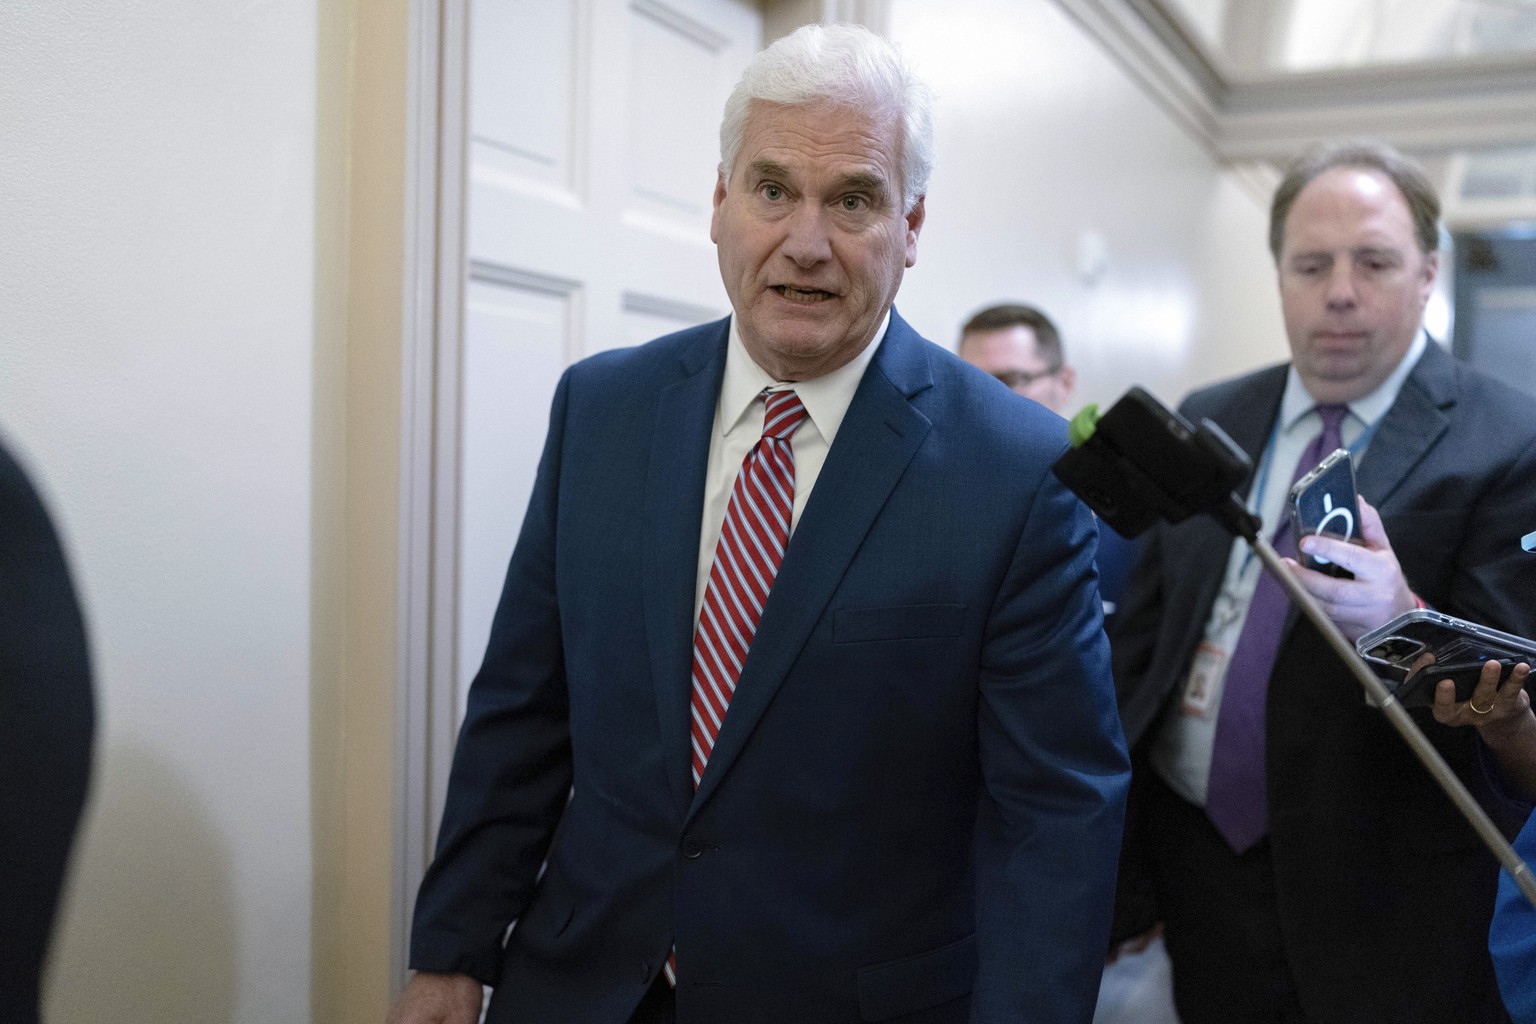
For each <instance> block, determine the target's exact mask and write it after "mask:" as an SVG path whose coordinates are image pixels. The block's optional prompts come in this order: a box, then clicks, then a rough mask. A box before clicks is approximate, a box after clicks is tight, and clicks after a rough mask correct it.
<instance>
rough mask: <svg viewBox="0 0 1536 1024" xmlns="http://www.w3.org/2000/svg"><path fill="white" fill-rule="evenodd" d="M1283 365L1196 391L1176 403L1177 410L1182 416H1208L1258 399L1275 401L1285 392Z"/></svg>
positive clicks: (1209, 385) (1284, 367)
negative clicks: (1271, 398) (1269, 397)
mask: <svg viewBox="0 0 1536 1024" xmlns="http://www.w3.org/2000/svg"><path fill="white" fill-rule="evenodd" d="M1288 369H1289V364H1287V363H1277V364H1275V365H1273V366H1266V367H1263V368H1262V369H1258V370H1254V371H1252V372H1251V373H1245V374H1242V375H1241V376H1238V377H1229V378H1227V379H1225V380H1219V381H1216V382H1215V383H1214V384H1206V385H1204V386H1202V387H1199V388H1196V389H1195V390H1194V391H1191V392H1190V393H1189V394H1188V395H1186V396H1185V398H1184V400H1183V401H1182V402H1180V403H1179V410H1180V411H1181V412H1183V413H1184V414H1185V415H1186V416H1189V415H1197V416H1210V415H1213V414H1214V413H1215V412H1216V411H1218V410H1222V409H1226V408H1229V407H1232V406H1234V405H1242V404H1245V403H1249V402H1252V401H1254V400H1256V399H1258V398H1260V397H1262V396H1275V397H1278V396H1279V395H1280V393H1281V392H1283V391H1284V390H1285V376H1286V372H1287V370H1288Z"/></svg>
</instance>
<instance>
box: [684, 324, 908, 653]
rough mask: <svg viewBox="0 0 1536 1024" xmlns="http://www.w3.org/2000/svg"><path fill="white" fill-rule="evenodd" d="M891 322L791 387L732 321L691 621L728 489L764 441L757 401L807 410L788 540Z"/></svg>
mask: <svg viewBox="0 0 1536 1024" xmlns="http://www.w3.org/2000/svg"><path fill="white" fill-rule="evenodd" d="M890 323H891V314H890V311H889V310H887V311H886V314H885V319H883V320H881V321H880V326H879V327H877V328H876V329H875V334H874V340H873V341H871V342H870V343H869V344H867V345H865V346H864V348H863V350H862V351H860V352H859V354H858V355H856V356H854V357H853V359H851V360H850V361H849V362H848V363H847V364H845V365H843V366H840V367H838V368H837V369H835V370H833V371H832V372H831V373H828V374H825V375H823V376H821V377H817V378H815V379H813V380H801V381H795V382H793V383H788V382H785V381H780V380H774V378H773V377H771V376H769V375H768V372H767V371H766V370H764V369H763V368H762V367H760V366H758V365H757V364H756V363H755V362H753V361H752V357H751V356H750V355H748V354H747V349H746V346H745V345H743V344H742V343H741V335H740V333H739V332H738V331H737V329H736V318H735V317H734V316H733V317H731V334H730V340H729V341H728V342H727V343H726V350H725V378H724V380H723V381H722V382H721V384H720V398H719V399H718V400H717V401H716V403H715V425H714V428H713V429H712V430H711V432H710V441H709V468H708V469H707V470H706V472H705V477H704V516H703V519H702V521H701V524H700V528H699V571H698V575H697V577H695V583H694V598H693V619H694V623H695V624H697V623H698V619H699V609H701V608H702V607H703V606H704V588H705V586H707V585H708V583H709V570H710V567H711V566H713V565H714V564H715V548H716V547H717V546H718V545H719V543H720V528H721V526H722V525H724V523H725V510H726V506H728V505H729V504H730V501H731V488H732V487H734V486H735V484H736V474H738V473H739V472H741V464H742V462H743V460H745V459H746V457H747V452H749V451H751V450H752V446H753V445H754V444H756V443H757V441H758V438H760V437H762V436H763V404H762V403H761V402H759V401H758V400H757V396H758V395H760V394H761V393H762V392H763V390H764V389H765V388H766V389H768V390H770V391H787V390H793V391H794V393H795V394H796V395H797V396H798V397H799V398H800V404H801V405H803V406H805V412H806V417H805V421H804V422H803V423H801V424H800V428H799V429H798V430H796V431H795V436H794V438H793V440H792V442H791V443H792V444H793V446H794V452H795V508H794V512H793V513H792V514H791V516H790V521H789V529H790V535H791V536H793V535H794V530H795V527H796V526H797V525H798V524H799V522H800V513H801V512H802V511H804V509H805V503H806V501H807V500H808V499H809V498H810V496H811V489H812V488H813V487H815V486H816V478H817V477H818V476H820V475H821V467H822V464H823V463H825V462H826V461H827V451H828V450H829V449H830V448H831V447H832V442H833V441H834V440H835V439H836V438H837V431H838V428H839V427H841V426H842V424H843V417H844V416H845V415H846V414H847V412H848V406H849V404H850V403H852V402H853V393H854V392H855V391H857V390H858V387H859V381H860V380H862V379H863V377H864V371H865V369H866V368H868V366H869V361H870V360H871V359H873V358H874V357H875V351H876V350H877V349H878V348H879V347H880V344H881V343H882V342H883V341H885V332H886V329H887V328H888V327H889V326H890Z"/></svg>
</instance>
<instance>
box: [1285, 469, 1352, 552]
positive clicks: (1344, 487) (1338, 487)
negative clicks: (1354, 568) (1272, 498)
mask: <svg viewBox="0 0 1536 1024" xmlns="http://www.w3.org/2000/svg"><path fill="white" fill-rule="evenodd" d="M1290 507H1291V527H1292V529H1294V530H1295V531H1296V541H1297V543H1298V544H1299V543H1300V542H1301V539H1302V538H1303V537H1308V536H1311V535H1312V534H1314V533H1326V534H1329V535H1330V536H1334V537H1337V538H1339V539H1340V540H1346V541H1352V540H1354V539H1355V538H1356V537H1357V536H1358V535H1359V533H1360V501H1359V498H1358V497H1357V495H1356V493H1355V466H1354V463H1353V462H1351V461H1350V458H1349V452H1348V451H1347V450H1346V449H1343V448H1336V449H1334V451H1333V453H1332V454H1330V455H1329V456H1328V457H1327V458H1325V459H1324V460H1323V461H1322V462H1320V463H1318V465H1317V468H1316V469H1313V470H1312V471H1311V472H1309V473H1307V474H1306V475H1305V476H1303V477H1302V478H1301V479H1300V480H1297V481H1296V484H1295V486H1293V487H1292V488H1291V497H1290ZM1301 564H1302V565H1305V566H1306V567H1307V568H1308V569H1315V570H1317V571H1318V572H1323V573H1327V574H1328V575H1330V576H1342V577H1345V578H1351V579H1352V578H1353V576H1352V575H1351V574H1350V572H1349V571H1348V570H1346V569H1343V568H1341V567H1339V566H1337V565H1334V564H1333V563H1331V562H1329V561H1328V560H1327V559H1323V558H1313V557H1311V556H1306V555H1303V556H1302V557H1301Z"/></svg>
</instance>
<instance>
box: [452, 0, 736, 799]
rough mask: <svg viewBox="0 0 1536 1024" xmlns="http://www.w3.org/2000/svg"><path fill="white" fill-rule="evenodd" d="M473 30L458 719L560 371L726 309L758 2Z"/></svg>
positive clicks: (496, 8) (517, 19)
mask: <svg viewBox="0 0 1536 1024" xmlns="http://www.w3.org/2000/svg"><path fill="white" fill-rule="evenodd" d="M469 33H470V45H469V53H470V65H469V102H468V107H469V134H470V141H469V149H468V152H467V154H466V155H467V161H468V168H469V172H468V173H469V190H468V209H467V211H466V216H467V232H466V235H467V249H468V254H469V261H470V266H469V280H468V284H467V287H466V309H465V318H464V351H463V358H462V361H461V367H462V370H461V380H460V403H459V406H460V422H459V429H460V439H459V455H460V458H459V470H460V476H459V487H460V490H459V501H458V524H457V525H458V557H457V562H458V565H457V577H458V585H457V608H456V612H455V614H454V616H453V619H454V625H455V633H456V641H455V650H456V652H457V657H456V662H457V665H456V668H455V672H454V675H455V678H456V680H457V683H458V690H457V697H458V700H457V702H456V704H455V710H454V725H455V731H456V727H457V724H458V721H459V720H460V719H461V718H462V715H463V707H464V694H465V692H466V691H467V689H468V686H469V682H470V680H471V679H472V678H473V676H474V674H475V672H476V670H477V669H478V668H479V666H480V660H481V658H482V656H483V654H484V650H485V643H486V638H487V637H488V635H489V633H490V624H491V617H492V614H493V613H494V611H495V608H496V601H497V598H498V596H499V595H500V592H501V583H502V577H503V575H504V573H505V572H506V567H507V560H508V558H509V557H510V556H511V553H512V544H513V541H514V540H515V539H516V537H517V532H518V529H519V526H520V524H521V522H522V517H523V511H524V508H525V506H526V505H527V502H528V495H529V492H530V491H531V489H532V486H533V477H534V471H535V469H536V467H537V464H538V457H539V452H540V449H541V447H542V445H543V441H544V434H545V429H546V425H547V415H548V411H549V402H550V398H551V396H552V395H553V392H554V387H555V383H556V381H557V380H558V378H559V375H560V372H561V371H562V370H563V369H564V368H565V366H566V365H567V364H568V363H570V362H572V361H574V360H576V359H579V358H581V357H582V356H585V355H588V354H590V353H592V352H597V351H599V350H602V349H605V348H613V347H616V346H620V345H634V344H638V343H640V342H643V341H646V340H648V339H650V338H653V337H656V336H658V335H661V334H665V333H668V332H671V331H674V330H678V329H679V328H682V327H688V326H691V325H693V324H697V323H703V322H705V321H708V320H713V319H717V318H719V317H721V316H723V315H725V314H726V313H727V312H728V311H729V304H728V302H727V299H726V296H725V290H724V288H723V287H722V286H721V284H720V274H719V269H718V266H717V264H716V261H715V250H714V246H713V245H712V244H711V243H710V241H709V215H710V199H711V196H712V194H713V190H714V183H715V169H716V167H717V165H718V163H719V141H718V140H719V134H718V130H719V124H720V113H721V110H722V108H723V106H724V103H725V98H726V96H727V95H728V94H729V92H730V89H731V87H732V86H733V85H734V84H735V82H736V80H737V78H739V77H740V74H741V71H742V68H743V67H744V66H745V65H746V63H747V61H748V60H750V59H751V57H752V55H753V53H755V52H756V51H757V49H758V46H759V41H760V39H761V36H762V16H761V14H760V13H759V12H758V10H757V7H756V5H755V4H753V3H749V2H746V0H628V2H625V0H574V2H569V3H568V2H564V0H474V2H473V3H472V6H471V8H470V22H469ZM440 787H441V780H438V786H437V787H434V788H437V789H438V790H439V792H440V791H441V790H440ZM439 812H440V805H439V806H438V807H437V808H435V809H434V814H433V820H434V821H436V820H437V817H438V813H439Z"/></svg>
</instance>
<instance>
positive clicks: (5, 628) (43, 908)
mask: <svg viewBox="0 0 1536 1024" xmlns="http://www.w3.org/2000/svg"><path fill="white" fill-rule="evenodd" d="M95 727H96V708H95V701H94V698H93V696H92V690H91V666H90V655H89V651H88V650H87V645H86V635H85V622H84V621H83V619H82V618H81V615H80V605H79V602H78V601H77V600H76V599H75V589H74V587H73V585H72V584H71V583H70V577H69V568H68V566H67V565H66V564H65V562H64V551H63V548H62V546H61V545H60V544H59V538H58V534H57V533H55V532H54V529H53V524H52V522H51V521H50V519H49V517H48V512H47V510H46V509H45V508H44V507H43V503H42V501H41V500H40V499H39V498H38V496H37V492H36V491H34V490H33V488H32V485H31V483H30V482H29V481H28V480H27V477H26V474H25V473H23V472H22V469H21V466H20V465H18V464H17V463H16V461H15V460H14V459H12V458H11V456H10V454H9V453H8V452H7V451H6V450H5V448H4V447H3V446H0V1021H5V1022H6V1024H33V1022H35V1021H37V1019H38V1002H39V997H40V991H41V985H42V973H43V968H44V966H45V963H46V957H47V951H48V945H49V940H50V938H51V936H52V934H53V925H54V918H55V916H56V914H57V913H58V909H59V901H60V897H61V895H62V892H63V888H64V879H65V868H66V865H67V862H68V859H69V853H70V850H71V848H72V847H73V845H74V839H75V830H76V827H77V826H78V825H79V822H80V815H81V812H82V810H83V808H84V805H85V796H86V788H87V784H88V781H89V777H90V770H91V747H92V738H93V735H94V733H95Z"/></svg>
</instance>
